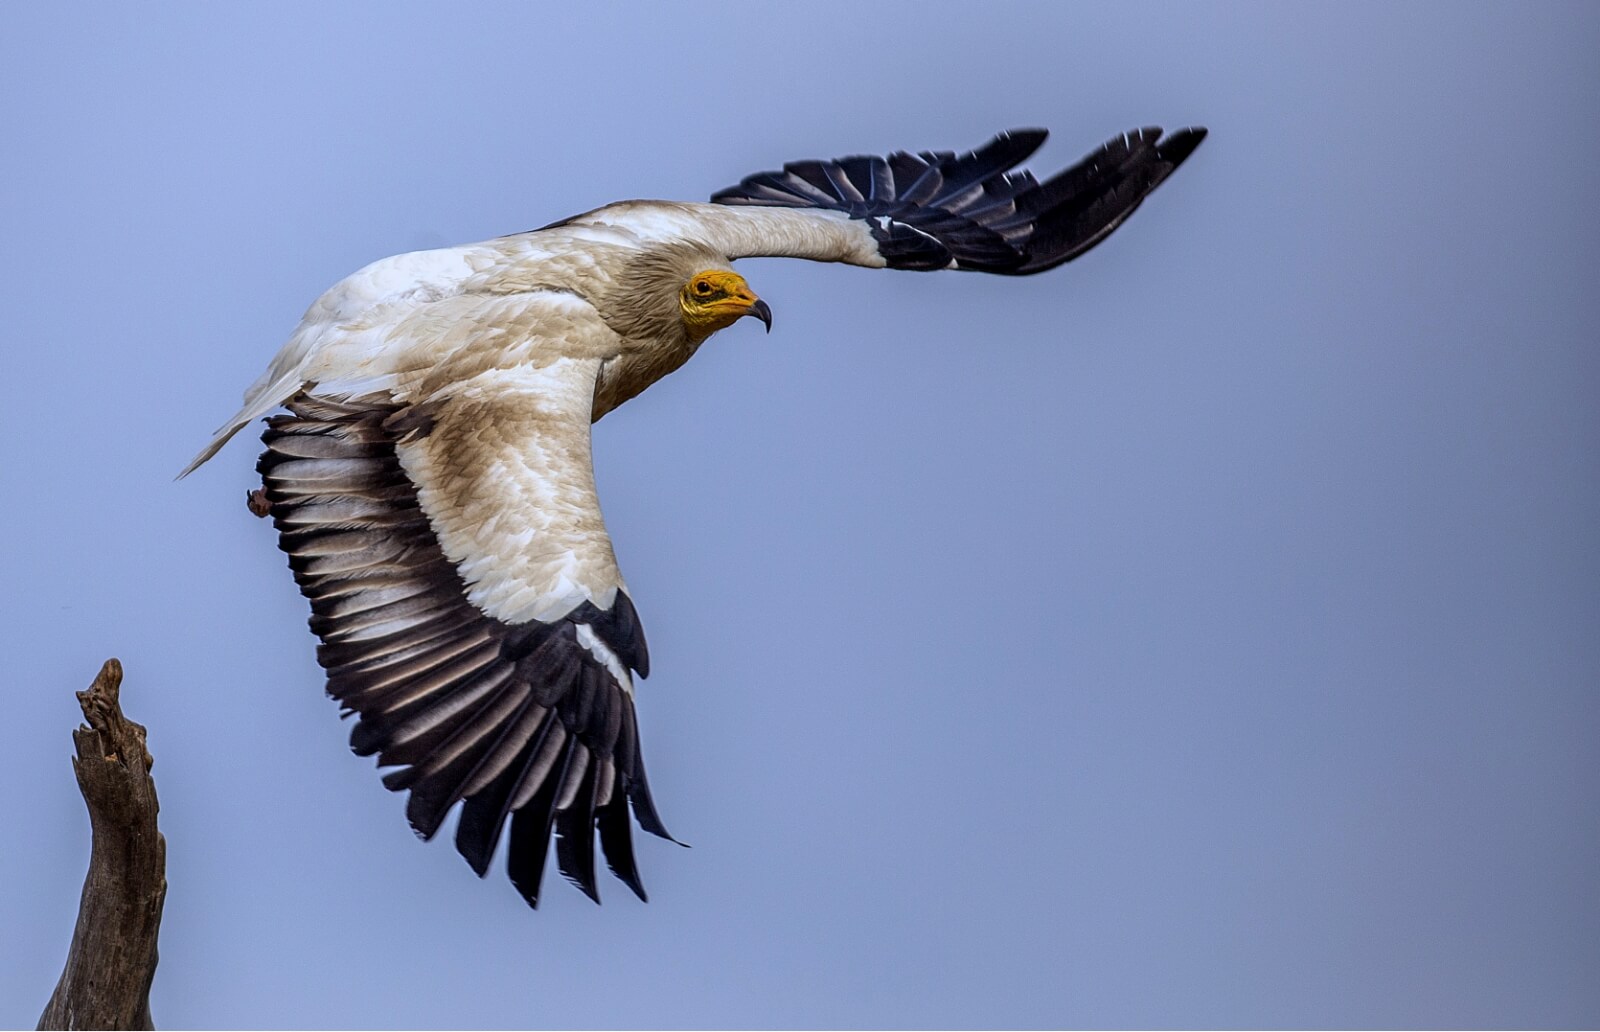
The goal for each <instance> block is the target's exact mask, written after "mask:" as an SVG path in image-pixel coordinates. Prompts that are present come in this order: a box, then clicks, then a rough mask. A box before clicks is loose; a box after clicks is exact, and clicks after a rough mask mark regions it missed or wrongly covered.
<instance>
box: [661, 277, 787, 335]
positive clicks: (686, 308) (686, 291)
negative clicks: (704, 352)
mask: <svg viewBox="0 0 1600 1032" xmlns="http://www.w3.org/2000/svg"><path fill="white" fill-rule="evenodd" d="M678 309H679V311H680V312H681V313H682V316H683V325H684V328H685V329H686V330H688V332H689V338H690V339H691V340H695V341H701V340H705V339H706V338H707V337H709V336H711V335H712V334H713V333H715V332H717V331H718V330H720V329H723V328H725V327H728V326H732V325H733V324H734V323H735V322H737V321H738V320H740V319H742V318H744V317H745V316H747V315H749V316H754V317H755V318H757V319H760V320H761V321H762V322H763V323H765V324H766V327H767V332H768V333H771V332H772V309H771V308H768V307H767V303H766V302H765V301H763V300H761V299H760V298H759V297H757V296H756V294H755V291H753V290H751V289H750V285H749V284H748V283H746V282H745V281H744V277H743V276H741V275H739V274H738V273H737V272H734V271H733V270H731V269H703V270H701V271H700V272H697V273H695V274H694V275H693V276H690V277H689V279H688V281H687V282H685V283H684V285H683V287H682V289H680V290H679V291H678Z"/></svg>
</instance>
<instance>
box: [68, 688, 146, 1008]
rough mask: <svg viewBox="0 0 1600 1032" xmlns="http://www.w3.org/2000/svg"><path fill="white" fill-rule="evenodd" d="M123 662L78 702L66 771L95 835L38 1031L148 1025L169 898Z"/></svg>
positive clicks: (139, 730)
mask: <svg viewBox="0 0 1600 1032" xmlns="http://www.w3.org/2000/svg"><path fill="white" fill-rule="evenodd" d="M121 685H122V664H121V663H119V662H117V661H116V660H115V659H108V660H106V662H105V665H104V666H103V667H101V668H100V673H99V675H98V676H97V677H95V679H94V683H93V684H92V685H90V686H89V690H88V691H86V692H79V693H78V705H80V706H82V707H83V717H84V719H85V720H87V721H88V722H89V724H88V726H87V727H82V726H80V727H79V728H78V729H77V730H75V731H73V733H72V738H73V742H74V743H75V744H76V745H77V747H78V755H77V756H76V757H74V758H73V761H72V767H73V771H74V773H76V774H77V776H78V789H79V790H80V791H81V792H82V793H83V801H84V803H85V804H87V805H88V807H89V825H90V828H91V830H92V832H93V835H94V841H93V845H92V846H91V849H90V854H89V873H88V875H87V876H86V877H85V878H84V880H83V896H82V897H81V899H80V900H79V902H78V924H77V927H76V928H75V929H74V930H73V933H72V948H71V950H70V951H69V952H68V953H67V965H66V969H65V970H63V971H62V973H61V981H60V982H59V983H57V985H56V991H55V993H54V994H53V995H52V996H51V997H50V1003H49V1005H48V1006H46V1007H45V1009H44V1014H43V1015H41V1016H40V1018H39V1027H40V1028H41V1029H78V1028H107V1029H123V1028H133V1029H149V1028H154V1027H155V1026H154V1025H153V1024H152V1023H151V1020H150V983H151V981H152V980H153V979H154V978H155V973H156V959H157V958H156V936H157V934H158V933H159V932H160V929H161V905H162V903H163V902H164V901H165V900H166V896H167V875H166V870H167V843H166V840H165V839H164V838H162V837H161V832H160V831H158V830H157V829H156V813H157V811H158V810H159V809H160V806H159V804H158V803H157V802H156V786H155V782H154V781H152V780H151V779H150V766H151V759H150V753H149V750H147V749H146V748H145V729H144V728H143V727H142V726H140V725H139V724H135V723H134V722H133V721H131V720H129V719H127V718H126V717H124V716H123V715H122V707H121V705H120V704H119V702H118V691H119V689H120V688H121Z"/></svg>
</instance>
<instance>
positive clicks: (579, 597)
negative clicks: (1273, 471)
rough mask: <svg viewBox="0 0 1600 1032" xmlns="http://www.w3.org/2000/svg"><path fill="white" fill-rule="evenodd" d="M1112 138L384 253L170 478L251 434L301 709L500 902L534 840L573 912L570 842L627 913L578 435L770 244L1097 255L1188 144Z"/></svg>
mask: <svg viewBox="0 0 1600 1032" xmlns="http://www.w3.org/2000/svg"><path fill="white" fill-rule="evenodd" d="M1205 134H1206V131H1205V130H1204V129H1199V128H1190V129H1182V130H1179V131H1177V132H1174V133H1171V134H1168V135H1165V136H1163V134H1162V131H1161V130H1160V129H1140V130H1137V131H1135V132H1130V133H1126V134H1124V135H1121V136H1118V137H1116V138H1115V139H1113V140H1111V141H1110V142H1108V143H1106V144H1105V145H1104V146H1103V147H1101V148H1099V149H1098V150H1096V151H1095V152H1094V153H1093V154H1090V155H1089V156H1088V157H1086V158H1085V159H1083V160H1082V161H1080V162H1079V163H1078V164H1076V165H1074V166H1072V167H1071V168H1069V169H1067V170H1066V171H1064V172H1061V173H1060V174H1058V175H1056V176H1053V177H1051V178H1050V179H1047V180H1045V181H1044V182H1042V183H1041V182H1039V181H1038V180H1036V179H1035V178H1034V177H1033V176H1032V175H1031V174H1030V173H1028V172H1025V171H1024V172H1013V171H1010V170H1011V169H1013V168H1015V167H1016V166H1017V165H1018V164H1019V163H1021V162H1022V161H1023V160H1024V159H1026V158H1027V157H1028V156H1029V155H1030V154H1032V153H1033V151H1034V150H1035V149H1036V148H1037V147H1038V146H1039V145H1040V144H1041V143H1043V142H1044V138H1045V133H1044V132H1043V131H1042V130H1034V129H1024V130H1017V131H1013V132H1008V133H1002V134H1000V135H999V136H997V137H995V138H994V139H993V140H991V141H990V142H988V143H986V144H984V145H983V146H982V147H979V148H978V149H977V150H975V151H973V152H971V153H969V154H960V155H958V154H954V153H950V152H933V153H921V154H908V153H905V152H898V153H895V154H891V155H889V156H888V157H887V158H879V157H849V158H841V159H839V160H836V161H800V162H794V163H792V164H788V165H785V166H784V167H783V170H782V171H777V172H761V173H758V174H756V175H753V176H750V177H748V178H747V179H745V180H743V181H742V182H741V183H739V185H737V186H733V187H729V188H728V189H726V190H722V191H720V192H718V193H716V194H714V195H713V196H712V198H711V203H709V204H689V203H678V202H673V201H623V202H620V203H617V204H608V205H606V206H605V207H603V208H597V209H595V210H594V211H591V212H588V213H586V214H583V215H577V216H574V217H572V218H569V219H566V220H564V221H561V222H556V223H553V224H551V225H549V226H546V227H544V228H543V229H539V230H534V231H532V232H528V233H518V234H515V235H512V236H506V237H501V238H499V239H496V240H489V241H486V242H484V243H479V244H468V245H466V246H463V247H449V248H443V249H440V250H433V251H420V252H416V253H413V254H402V255H397V256H395V257H392V258H385V259H383V260H382V261H379V262H375V263H373V264H372V265H369V266H367V267H366V268H364V269H362V270H361V271H359V272H357V273H355V274H354V275H352V276H350V277H349V278H348V279H345V280H344V281H342V282H341V283H338V284H337V285H335V286H334V287H333V288H332V289H331V290H329V291H328V292H327V293H326V294H324V295H322V297H321V298H319V299H318V300H317V302H316V303H315V304H313V305H312V306H311V309H310V310H309V311H308V312H307V313H306V315H305V318H304V320H303V321H302V322H301V324H300V326H299V328H298V329H297V330H296V331H295V333H294V335H293V336H292V337H290V339H289V341H288V343H287V344H285V345H284V347H283V350H281V351H280V352H278V355H277V357H276V358H274V359H273V360H272V363H271V365H270V366H269V367H268V368H267V371H266V373H265V374H263V375H262V377H261V378H260V379H259V380H258V381H257V382H256V383H255V385H254V386H252V387H251V388H250V390H249V391H248V392H246V394H245V400H244V406H243V408H241V409H240V410H239V413H238V414H237V415H236V416H234V417H233V418H232V419H230V420H229V421H228V422H227V423H226V424H225V425H224V426H223V427H222V428H221V429H220V430H219V431H218V432H217V435H216V437H215V439H214V440H213V441H212V442H211V444H210V445H209V446H207V447H206V449H205V450H204V451H202V452H201V453H200V454H199V456H197V457H196V458H195V460H194V461H193V462H192V463H190V464H189V466H188V468H186V469H185V470H184V471H183V473H182V474H180V476H183V475H186V474H188V473H189V472H191V471H192V470H194V469H195V468H196V467H197V466H199V465H200V464H201V463H203V462H205V461H206V460H207V459H209V458H210V457H211V456H212V455H214V454H215V453H216V451H217V449H219V448H221V447H222V445H223V444H224V443H226V442H227V440H228V439H229V438H230V437H232V436H233V435H234V434H235V433H236V432H238V430H239V429H240V428H242V427H243V426H244V425H245V424H247V423H249V422H250V421H252V420H254V419H256V418H258V417H261V416H265V415H267V414H268V413H270V412H272V411H273V410H275V409H278V408H279V407H283V408H287V409H288V413H287V414H280V415H275V416H272V417H271V418H270V419H268V420H267V429H266V432H265V434H264V435H263V438H262V439H263V441H264V442H265V444H266V452H265V453H264V454H263V455H262V456H261V460H260V462H259V464H258V465H257V467H256V468H257V470H258V472H260V474H261V477H262V488H261V489H260V490H259V491H257V492H254V493H253V495H252V498H251V502H252V508H253V509H255V510H256V511H257V512H258V514H259V515H266V514H268V513H270V515H271V516H272V520H273V523H274V525H275V526H276V528H277V531H278V535H279V545H280V547H281V548H282V549H283V551H284V552H286V553H288V556H289V566H290V568H291V569H292V570H293V571H294V577H295V581H296V582H297V583H298V584H299V586H300V590H301V592H302V593H304V595H305V596H306V598H307V599H309V600H310V602H311V614H312V615H311V629H312V631H313V632H315V633H316V635H317V637H318V638H319V639H321V644H320V646H319V647H318V649H317V659H318V661H319V662H320V663H321V665H322V666H323V668H324V669H325V670H326V671H327V675H328V683H327V690H328V694H329V695H331V696H333V697H334V698H335V699H337V700H338V701H339V703H340V704H341V706H342V708H343V712H344V713H345V714H346V715H348V714H351V713H353V714H355V715H356V717H357V718H358V719H357V721H356V723H355V726H354V728H353V730H352V733H351V736H350V745H351V748H352V749H354V750H355V752H356V753H357V754H358V755H361V756H374V755H375V756H376V757H377V758H378V759H377V762H378V765H379V766H381V767H385V768H389V770H388V772H387V773H385V774H384V776H383V783H384V784H385V785H387V786H388V787H389V788H390V789H392V790H395V791H400V790H406V791H409V793H410V796H409V798H408V800H407V803H406V816H407V818H408V819H409V820H410V822H411V827H412V828H413V829H415V831H416V832H417V834H418V835H420V836H421V837H423V838H424V839H427V838H431V837H432V836H433V835H434V834H435V833H437V832H438V831H439V828H440V826H441V825H442V824H443V822H444V820H445V816H446V814H447V813H448V812H449V811H450V810H451V809H452V808H453V807H454V806H455V805H456V804H457V803H460V804H462V805H461V813H460V817H459V820H458V823H457V826H456V832H455V840H456V848H457V849H458V850H459V851H460V852H461V855H462V856H463V857H465V858H466V860H467V862H468V863H469V864H471V866H472V868H473V870H475V871H477V872H478V874H479V875H483V874H484V873H485V872H486V871H487V869H488V865H489V862H490V858H491V856H492V855H493V854H494V851H495V847H496V844H497V843H498V842H499V839H500V837H501V833H502V829H504V828H505V827H507V826H509V828H510V843H509V848H508V850H507V855H508V861H507V866H508V869H509V873H510V876H511V881H512V882H513V883H514V885H515V886H516V888H517V891H518V892H520V893H521V894H522V896H523V898H524V899H526V900H527V902H528V903H529V904H530V905H533V906H537V905H538V901H539V886H540V882H541V880H542V876H543V871H544V867H545V859H546V856H547V854H548V852H549V844H550V837H551V832H552V830H553V831H554V832H555V835H556V850H555V851H556V862H557V864H558V866H559V867H560V869H561V873H562V874H563V875H565V876H566V877H567V878H568V879H569V880H570V881H572V882H573V883H574V884H575V885H577V886H578V888H580V889H582V890H583V892H584V893H585V894H587V895H588V896H589V897H590V898H592V899H594V900H595V901H596V902H598V901H599V892H598V888H597V886H596V879H595V863H594V860H595V845H594V840H595V837H596V834H597V833H598V837H599V840H600V848H601V850H602V851H603V852H604V855H605V860H606V863H607V865H608V866H609V867H610V868H611V871H612V872H613V873H614V874H615V875H616V876H617V877H618V878H619V879H621V880H622V881H623V883H625V884H626V885H627V886H628V887H629V888H630V889H632V890H633V891H634V892H635V893H636V894H637V895H638V896H639V898H640V899H644V898H645V891H644V885H643V883H642V882H641V881H640V878H639V870H638V867H637V865H636V863H635V860H634V852H633V844H632V839H631V835H632V832H631V825H630V821H629V816H628V808H629V804H630V803H631V804H632V810H633V816H634V818H635V819H637V820H638V822H639V826H640V827H641V828H643V829H644V830H645V831H648V832H651V833H652V834H655V835H659V836H662V837H665V838H669V839H670V837H671V836H670V835H668V833H667V829H666V827H665V826H664V825H663V824H662V821H661V818H660V817H659V816H658V815H657V813H656V807H655V804H654V803H653V802H652V801H651V798H650V787H649V783H648V782H647V781H646V780H645V768H644V759H643V756H642V754H641V752H640V749H639V731H638V723H637V720H636V717H635V715H634V705H633V691H634V681H633V676H634V675H635V674H637V675H638V676H639V677H641V678H642V677H644V676H645V675H646V674H647V673H648V672H649V668H650V659H649V654H648V652H647V650H646V648H645V638H644V631H643V629H642V627H641V625H640V622H639V616H638V613H637V612H636V611H635V610H634V604H633V600H632V598H631V597H630V593H629V591H628V588H627V585H626V584H625V583H624V581H623V579H622V574H621V572H620V571H619V570H618V568H617V560H616V556H615V555H614V554H613V552H612V547H611V540H610V538H609V537H607V535H606V528H605V523H604V521H603V520H602V519H601V515H600V503H599V500H598V499H597V498H596V497H595V485H594V474H593V472H592V470H591V467H590V449H589V427H590V424H591V423H593V422H594V421H595V420H598V419H599V418H600V417H602V416H604V415H605V414H606V413H607V412H610V411H611V410H612V409H614V408H616V407H617V406H618V405H621V404H622V403H623V402H625V401H627V400H628V399H629V398H632V397H634V396H635V395H637V394H638V393H639V392H640V391H643V390H645V389H646V388H647V387H649V386H650V385H651V384H653V383H655V382H656V381H657V380H659V379H661V378H662V377H663V376H666V375H667V374H668V373H671V372H672V371H673V370H675V369H677V368H678V367H679V366H681V365H683V363H684V362H686V361H687V360H688V359H689V357H690V356H691V355H693V354H694V353H695V350H696V349H697V348H699V347H700V345H702V344H703V343H705V341H706V339H707V338H708V337H710V336H711V335H712V334H713V333H715V332H716V331H718V330H720V329H723V328H724V327H727V326H729V325H731V324H732V323H734V322H735V321H737V320H738V319H741V318H743V317H745V316H751V317H754V318H756V319H759V320H761V321H762V322H763V323H765V324H766V325H767V328H768V330H770V329H771V326H772V312H771V310H770V309H769V308H768V307H767V303H766V302H765V301H763V300H761V299H760V298H759V297H758V296H757V295H756V293H755V291H754V290H752V289H751V287H750V285H749V284H747V283H746V282H745V280H744V278H743V277H741V276H740V275H739V274H738V273H737V272H735V271H734V270H733V263H734V262H735V261H737V260H738V259H740V258H748V257H753V256H774V257H789V258H808V259H811V260H813V261H824V262H844V263H847V264H850V265H859V266H863V267H866V268H875V269H881V268H890V269H922V270H927V269H966V270H976V271H979V272H993V273H1003V274H1007V275H1027V274H1030V273H1035V272H1043V271H1044V270H1046V269H1051V268H1054V267H1055V266H1057V265H1060V264H1062V263H1063V262H1068V261H1071V260H1072V259H1074V258H1076V257H1078V256H1079V255H1081V254H1083V253H1084V252H1085V251H1087V250H1089V249H1090V248H1092V247H1094V246H1095V245H1096V244H1098V243H1099V242H1100V241H1101V240H1104V239H1105V238H1106V236H1107V235H1109V234H1110V233H1111V231H1112V230H1114V229H1116V227H1117V226H1118V225H1120V224H1121V223H1122V221H1123V220H1124V219H1126V218H1127V217H1128V216H1129V214H1131V213H1132V212H1133V210H1134V209H1135V208H1137V207H1138V206H1139V204H1140V202H1141V201H1143V200H1144V198H1145V196H1146V195H1147V194H1149V193H1150V191H1152V190H1154V189H1155V188H1156V187H1157V186H1159V185H1160V184H1161V182H1162V181H1163V180H1165V179H1166V178H1167V176H1169V175H1171V174H1172V171H1173V170H1174V169H1176V168H1177V167H1178V166H1179V165H1180V164H1182V163H1183V161H1184V159H1186V158H1187V157H1188V156H1189V155H1190V153H1192V152H1193V151H1194V149H1195V148H1196V147H1197V146H1199V144H1200V141H1201V140H1203V139H1204V138H1205Z"/></svg>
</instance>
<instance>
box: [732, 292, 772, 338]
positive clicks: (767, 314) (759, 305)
mask: <svg viewBox="0 0 1600 1032" xmlns="http://www.w3.org/2000/svg"><path fill="white" fill-rule="evenodd" d="M744 314H745V315H752V316H755V317H756V318H757V319H760V320H761V321H762V323H763V324H765V325H766V327H767V332H768V333H771V332H772V309H771V308H768V307H767V303H766V302H765V301H762V300H761V299H760V298H757V299H756V303H755V304H753V305H751V306H750V307H749V308H747V309H745V311H744ZM740 318H743V316H741V317H740Z"/></svg>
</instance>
